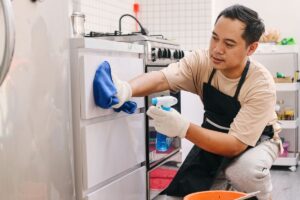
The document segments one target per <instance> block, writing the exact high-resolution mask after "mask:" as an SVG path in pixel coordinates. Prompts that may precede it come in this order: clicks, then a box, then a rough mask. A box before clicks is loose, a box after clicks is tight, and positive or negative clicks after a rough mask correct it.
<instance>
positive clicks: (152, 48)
mask: <svg viewBox="0 0 300 200" xmlns="http://www.w3.org/2000/svg"><path fill="white" fill-rule="evenodd" d="M86 37H94V38H97V37H99V38H101V39H106V40H113V41H118V42H129V43H137V44H142V45H144V46H145V62H146V64H147V65H168V64H170V63H172V62H176V61H178V60H179V59H181V58H183V57H184V55H185V53H184V51H183V50H181V49H180V46H179V44H178V43H176V42H175V41H172V40H168V39H166V38H164V36H163V35H143V34H141V33H140V32H133V33H128V34H120V33H119V32H118V31H115V32H114V33H100V32H90V33H89V34H87V35H86Z"/></svg>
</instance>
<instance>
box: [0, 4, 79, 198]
mask: <svg viewBox="0 0 300 200" xmlns="http://www.w3.org/2000/svg"><path fill="white" fill-rule="evenodd" d="M70 5H71V3H70V2H69V1H68V0H37V1H36V2H33V1H31V0H13V1H11V0H0V63H1V66H0V81H1V86H0V199H1V200H73V199H75V187H74V169H73V168H74V161H73V158H74V156H73V142H72V141H73V139H72V137H73V136H72V124H71V103H70V102H71V101H70V72H69V71H70V68H69V67H70V64H69V63H70V59H69V38H70V26H69V24H70V20H69V16H70V14H69V11H70V10H71V9H70ZM13 50H14V54H13V57H12V53H13Z"/></svg>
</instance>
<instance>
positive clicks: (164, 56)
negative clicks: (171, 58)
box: [163, 49, 168, 58]
mask: <svg viewBox="0 0 300 200" xmlns="http://www.w3.org/2000/svg"><path fill="white" fill-rule="evenodd" d="M167 56H168V51H167V49H164V51H163V58H167Z"/></svg>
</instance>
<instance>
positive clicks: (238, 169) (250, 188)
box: [225, 158, 272, 200]
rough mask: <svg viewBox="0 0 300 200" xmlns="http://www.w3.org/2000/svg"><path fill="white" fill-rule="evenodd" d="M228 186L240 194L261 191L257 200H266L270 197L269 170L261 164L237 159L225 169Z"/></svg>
mask: <svg viewBox="0 0 300 200" xmlns="http://www.w3.org/2000/svg"><path fill="white" fill-rule="evenodd" d="M225 176H226V178H227V180H228V181H229V182H230V184H231V185H232V186H233V187H234V188H235V189H236V190H238V191H241V192H247V193H248V192H254V191H261V193H260V194H259V195H258V199H259V200H268V199H270V196H271V191H272V182H271V175H270V170H269V168H268V167H266V166H265V164H264V163H263V162H252V161H251V160H247V159H243V158H241V159H239V160H236V161H235V162H233V163H232V164H231V165H229V166H228V167H227V168H226V169H225Z"/></svg>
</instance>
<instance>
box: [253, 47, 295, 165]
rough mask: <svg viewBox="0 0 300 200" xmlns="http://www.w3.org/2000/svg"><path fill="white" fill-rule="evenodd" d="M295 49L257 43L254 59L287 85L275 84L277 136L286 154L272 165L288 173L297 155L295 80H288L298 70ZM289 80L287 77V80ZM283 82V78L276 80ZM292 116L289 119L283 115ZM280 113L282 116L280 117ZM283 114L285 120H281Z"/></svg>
mask: <svg viewBox="0 0 300 200" xmlns="http://www.w3.org/2000/svg"><path fill="white" fill-rule="evenodd" d="M298 52H299V51H298V47H297V46H296V45H287V46H281V45H271V44H260V46H259V48H258V49H257V51H256V53H255V54H254V56H253V57H254V58H255V60H257V61H259V62H260V63H262V64H263V65H264V66H265V67H267V68H268V69H269V70H270V72H271V73H272V75H273V76H274V77H276V74H277V72H279V73H281V74H284V75H285V76H286V77H287V78H286V79H285V82H286V83H284V82H283V83H276V91H277V106H278V109H279V108H280V109H279V110H278V118H279V123H280V125H281V127H282V132H281V133H280V137H281V138H283V140H284V147H285V148H286V150H287V151H285V152H284V154H281V155H280V156H279V157H278V158H277V159H276V161H275V162H274V164H273V165H274V166H288V167H290V170H291V171H296V167H297V165H298V160H299V153H298V150H299V149H298V146H299V89H300V83H299V82H297V80H293V82H292V81H291V80H292V78H294V79H295V77H296V79H297V76H294V74H295V72H296V71H297V70H299V68H298V64H299V63H298V56H299V55H298ZM288 77H290V78H288ZM279 80H284V79H279ZM288 111H289V113H292V114H291V115H290V116H289V117H288V116H287V115H285V113H287V112H288ZM282 113H283V116H282ZM284 115H285V116H286V117H284Z"/></svg>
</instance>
